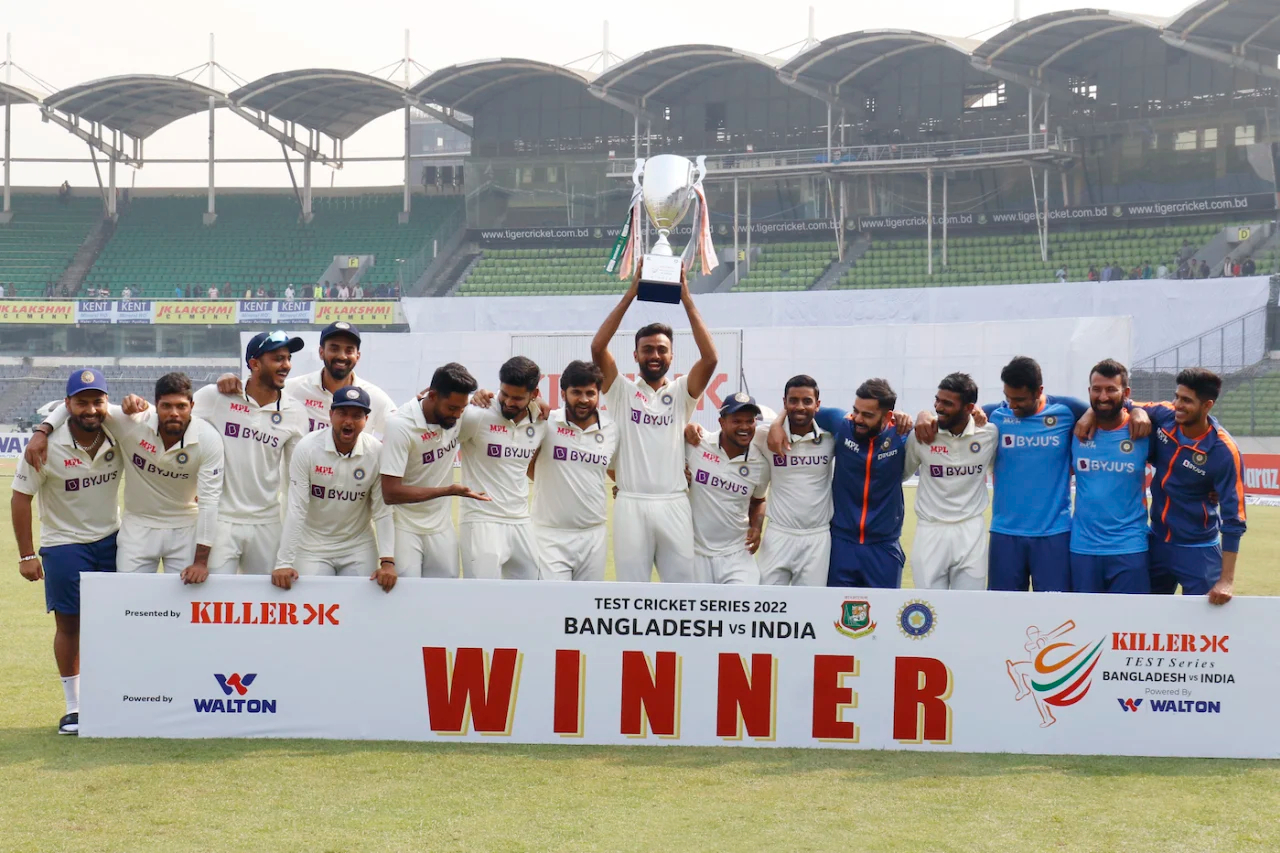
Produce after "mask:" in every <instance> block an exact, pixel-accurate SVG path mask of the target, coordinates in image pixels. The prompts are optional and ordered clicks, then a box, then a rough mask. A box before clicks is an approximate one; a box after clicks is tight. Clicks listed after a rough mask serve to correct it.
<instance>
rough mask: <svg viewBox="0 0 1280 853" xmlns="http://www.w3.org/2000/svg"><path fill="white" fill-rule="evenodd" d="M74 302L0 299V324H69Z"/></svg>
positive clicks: (74, 309)
mask: <svg viewBox="0 0 1280 853" xmlns="http://www.w3.org/2000/svg"><path fill="white" fill-rule="evenodd" d="M75 322H76V303H74V302H69V301H67V302H64V301H57V300H52V299H0V324H3V323H15V324H22V325H45V324H52V325H68V326H69V325H71V324H73V323H75Z"/></svg>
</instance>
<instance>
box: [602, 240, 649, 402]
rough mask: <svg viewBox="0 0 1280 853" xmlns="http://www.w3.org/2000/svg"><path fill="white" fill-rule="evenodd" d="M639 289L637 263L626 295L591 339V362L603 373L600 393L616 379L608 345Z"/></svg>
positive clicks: (615, 365)
mask: <svg viewBox="0 0 1280 853" xmlns="http://www.w3.org/2000/svg"><path fill="white" fill-rule="evenodd" d="M639 288H640V264H639V263H637V264H636V272H635V275H633V276H632V277H631V286H630V287H628V288H627V292H626V293H624V294H622V299H620V300H619V301H618V304H617V305H615V306H614V307H613V310H612V311H610V312H609V316H607V317H605V318H604V322H603V323H601V324H600V329H599V330H598V331H597V332H596V336H595V337H594V338H592V339H591V360H592V361H593V362H594V363H595V365H596V367H598V368H600V371H601V372H602V373H604V385H602V386H601V388H600V390H601V391H604V392H608V390H609V389H610V388H611V387H613V380H615V379H617V378H618V362H616V361H615V360H614V358H613V354H612V353H611V352H609V344H610V343H611V342H612V341H613V336H614V335H616V334H618V327H619V326H621V325H622V318H623V317H625V316H626V315H627V309H628V308H630V307H631V303H632V302H635V301H636V294H637V293H638V292H639Z"/></svg>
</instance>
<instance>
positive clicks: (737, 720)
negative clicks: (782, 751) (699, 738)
mask: <svg viewBox="0 0 1280 853" xmlns="http://www.w3.org/2000/svg"><path fill="white" fill-rule="evenodd" d="M777 695H778V664H777V661H776V660H774V657H773V655H752V656H751V673H750V674H749V675H748V674H747V670H746V661H745V660H744V659H743V657H742V655H736V654H728V653H721V655H720V677H719V679H718V682H717V686H716V735H717V736H719V737H722V738H729V739H731V740H741V739H742V730H743V727H744V726H745V728H746V730H747V734H748V735H750V736H751V737H753V738H755V739H756V740H773V738H774V736H775V730H774V721H775V719H776V714H775V711H776V706H777Z"/></svg>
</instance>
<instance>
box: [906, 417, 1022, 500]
mask: <svg viewBox="0 0 1280 853" xmlns="http://www.w3.org/2000/svg"><path fill="white" fill-rule="evenodd" d="M998 440H999V431H998V430H997V429H996V427H995V425H994V424H987V425H986V426H982V427H980V426H976V425H975V424H974V422H973V418H972V416H971V417H970V418H969V422H968V423H967V424H965V427H964V431H963V432H961V433H960V434H959V435H952V434H951V433H950V432H948V431H947V430H945V429H939V430H938V435H937V437H936V438H934V440H933V443H932V444H921V443H920V442H919V441H918V440H916V438H915V437H914V436H913V437H911V438H909V439H907V462H906V468H905V470H904V471H903V475H904V476H910V475H911V474H912V473H913V472H914V471H915V470H916V468H917V467H919V469H920V485H919V486H917V487H916V517H917V518H919V519H921V520H923V521H933V522H948V523H950V522H959V521H966V520H968V519H970V518H974V517H975V516H979V515H982V513H984V512H986V509H987V505H988V504H990V503H991V496H990V495H989V494H988V493H987V475H988V474H990V473H991V462H992V460H994V459H995V455H996V444H997V441H998Z"/></svg>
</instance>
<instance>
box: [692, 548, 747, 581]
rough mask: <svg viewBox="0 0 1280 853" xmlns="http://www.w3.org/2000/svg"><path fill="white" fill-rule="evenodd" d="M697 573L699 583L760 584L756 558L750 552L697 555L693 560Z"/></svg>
mask: <svg viewBox="0 0 1280 853" xmlns="http://www.w3.org/2000/svg"><path fill="white" fill-rule="evenodd" d="M693 562H694V566H695V567H696V568H697V572H698V582H699V583H723V584H750V585H752V586H754V585H756V584H759V583H760V569H758V568H756V558H755V557H753V556H751V552H750V551H737V552H735V553H733V554H720V555H717V556H714V557H704V556H703V555H701V554H699V555H697V556H696V557H694V558H693Z"/></svg>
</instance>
